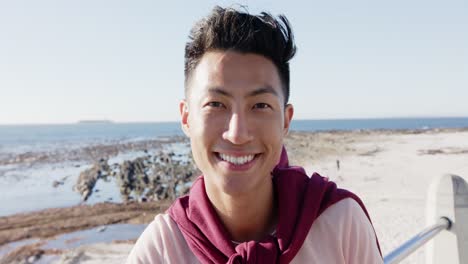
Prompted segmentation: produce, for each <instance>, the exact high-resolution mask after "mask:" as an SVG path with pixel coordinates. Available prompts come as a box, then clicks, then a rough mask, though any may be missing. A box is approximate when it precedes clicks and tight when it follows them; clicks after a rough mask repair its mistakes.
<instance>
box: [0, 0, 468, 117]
mask: <svg viewBox="0 0 468 264" xmlns="http://www.w3.org/2000/svg"><path fill="white" fill-rule="evenodd" d="M233 3H241V4H245V5H247V6H248V8H249V10H250V12H251V13H258V12H259V11H262V10H266V11H270V12H271V13H273V14H285V15H286V16H287V17H288V18H289V20H290V21H291V23H292V26H293V30H294V32H295V35H296V40H297V46H298V53H297V55H296V57H295V58H294V59H293V60H292V62H291V71H292V75H291V78H292V80H291V93H292V95H291V102H292V103H293V104H294V106H295V110H296V112H295V117H296V118H300V119H305V118H307V119H323V118H368V117H407V116H410V117H414V116H468V2H467V1H466V0H445V1H432V0H428V1H427V0H426V1H423V0H415V1H411V0H410V1H408V0H404V1H403V0H393V1H375V0H369V1H362V0H355V1H349V0H337V1H291V0H288V1H275V2H273V1H237V2H233V1H178V0H173V1H163V2H162V1H155V0H151V1H150V0H148V1H116V0H106V1H96V0H93V1H91V0H80V1H61V0H60V1H59V0H57V1H50V0H43V1H33V0H31V1H22V0H15V1H8V0H4V1H1V2H0V124H12V123H71V122H76V121H77V120H82V119H111V120H114V121H119V122H126V121H133V122H137V121H175V120H178V118H179V116H178V102H179V100H180V99H182V98H183V49H184V44H185V42H186V40H187V35H188V32H189V30H190V28H191V26H192V24H193V23H194V22H195V21H196V20H198V19H199V18H201V17H202V16H204V15H206V14H208V13H209V11H210V10H211V8H212V7H213V5H215V4H220V5H222V6H226V5H231V4H233Z"/></svg>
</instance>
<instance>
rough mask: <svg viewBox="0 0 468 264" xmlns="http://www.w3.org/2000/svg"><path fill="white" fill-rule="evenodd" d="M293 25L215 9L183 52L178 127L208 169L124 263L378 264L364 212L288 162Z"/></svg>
mask: <svg viewBox="0 0 468 264" xmlns="http://www.w3.org/2000/svg"><path fill="white" fill-rule="evenodd" d="M295 50H296V48H295V45H294V41H293V35H292V31H291V28H290V26H289V22H288V21H287V19H286V18H285V17H284V16H280V17H279V20H277V19H275V18H274V17H272V16H271V15H269V14H266V13H262V14H260V15H259V16H253V15H250V14H247V13H243V12H240V11H238V10H235V9H231V8H227V9H224V8H221V7H215V8H214V10H213V12H212V13H211V14H210V15H209V16H208V17H206V18H204V19H203V20H201V21H200V22H198V23H197V24H196V25H195V26H194V28H193V29H192V31H191V35H190V41H189V42H188V43H187V45H186V49H185V96H186V99H185V100H184V101H182V102H181V103H180V113H181V120H182V122H181V123H182V128H183V130H184V132H185V134H186V135H187V136H188V137H189V138H190V141H191V147H192V153H193V158H194V160H195V162H196V164H197V166H198V167H199V169H200V170H201V171H202V173H203V176H200V177H199V178H198V179H197V180H196V181H195V182H194V184H193V186H192V189H191V191H190V194H189V195H188V196H185V197H182V198H180V199H178V200H177V201H176V202H175V203H174V204H173V205H172V206H171V208H170V209H169V210H168V211H167V213H166V214H161V215H158V216H156V218H155V220H154V221H153V222H152V223H151V224H150V225H149V226H148V227H147V229H146V230H145V231H144V232H143V234H142V235H141V237H140V238H139V239H138V241H137V243H136V245H135V247H134V248H133V250H132V252H131V253H130V256H129V257H128V261H127V262H128V263H372V264H374V263H382V262H383V261H382V257H381V254H380V250H379V246H378V242H377V238H376V236H375V232H374V229H373V227H372V225H371V222H370V220H369V218H368V215H367V212H366V210H365V208H364V205H363V204H362V202H361V201H360V200H359V198H358V197H356V196H355V195H354V194H352V193H350V192H348V191H346V190H342V189H337V188H336V185H335V184H334V183H332V182H329V181H327V179H326V178H323V177H321V176H319V175H318V174H314V175H312V177H308V176H307V175H306V174H305V172H304V170H303V169H302V168H299V167H290V166H289V165H288V160H287V154H286V150H285V148H284V147H283V138H284V137H285V136H286V134H287V133H288V130H289V126H290V123H291V119H292V117H293V107H292V105H291V104H288V98H289V60H290V59H291V58H292V57H293V56H294V53H295Z"/></svg>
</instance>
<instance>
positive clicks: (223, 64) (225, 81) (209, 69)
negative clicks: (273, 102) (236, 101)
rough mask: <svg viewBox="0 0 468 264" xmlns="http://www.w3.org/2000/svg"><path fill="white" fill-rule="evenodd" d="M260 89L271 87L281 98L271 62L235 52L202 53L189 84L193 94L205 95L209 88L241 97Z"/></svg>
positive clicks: (277, 77) (260, 57) (263, 58)
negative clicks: (243, 94)
mask: <svg viewBox="0 0 468 264" xmlns="http://www.w3.org/2000/svg"><path fill="white" fill-rule="evenodd" d="M263 87H271V88H273V89H275V91H276V93H277V94H278V95H279V96H280V97H281V98H282V97H283V92H282V89H281V81H280V77H279V74H278V70H277V68H276V66H275V65H274V64H273V62H272V61H271V60H269V59H267V58H266V57H263V56H261V55H257V54H252V53H246V54H244V53H239V52H235V51H225V52H221V51H211V52H207V53H205V54H204V55H203V57H202V59H201V60H200V62H199V64H198V65H197V67H196V68H195V70H194V72H193V76H192V78H191V81H190V84H189V89H190V94H192V95H193V94H198V95H201V94H203V93H207V92H208V90H210V89H212V88H220V89H224V90H227V91H229V93H234V94H236V93H238V94H240V93H249V92H251V91H252V90H255V89H259V88H263Z"/></svg>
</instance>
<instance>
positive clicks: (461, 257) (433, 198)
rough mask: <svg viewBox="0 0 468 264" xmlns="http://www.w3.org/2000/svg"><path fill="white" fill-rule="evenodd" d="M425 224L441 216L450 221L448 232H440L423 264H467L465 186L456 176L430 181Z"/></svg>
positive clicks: (467, 195)
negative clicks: (451, 224)
mask: <svg viewBox="0 0 468 264" xmlns="http://www.w3.org/2000/svg"><path fill="white" fill-rule="evenodd" d="M426 208H427V212H426V216H427V219H426V221H427V223H428V224H430V223H434V221H437V219H438V218H440V217H441V216H446V217H448V218H449V219H451V220H452V221H453V226H452V227H451V229H450V232H441V233H440V234H439V235H437V236H436V237H435V238H434V239H432V240H430V241H429V242H428V244H427V247H426V263H427V264H439V263H453V264H462V263H463V264H464V263H468V184H467V183H466V181H465V180H464V179H463V178H462V177H460V176H456V175H449V174H447V175H443V176H439V177H437V178H436V179H434V180H433V181H432V184H431V186H430V188H429V193H428V199H427V207H426Z"/></svg>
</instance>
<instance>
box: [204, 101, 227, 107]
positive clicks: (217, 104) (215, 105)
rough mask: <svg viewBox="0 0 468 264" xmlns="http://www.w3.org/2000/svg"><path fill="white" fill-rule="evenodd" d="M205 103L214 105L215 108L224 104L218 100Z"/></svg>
mask: <svg viewBox="0 0 468 264" xmlns="http://www.w3.org/2000/svg"><path fill="white" fill-rule="evenodd" d="M206 105H207V106H210V107H216V108H218V107H223V106H224V105H223V104H222V103H220V102H209V103H207V104H206Z"/></svg>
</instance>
